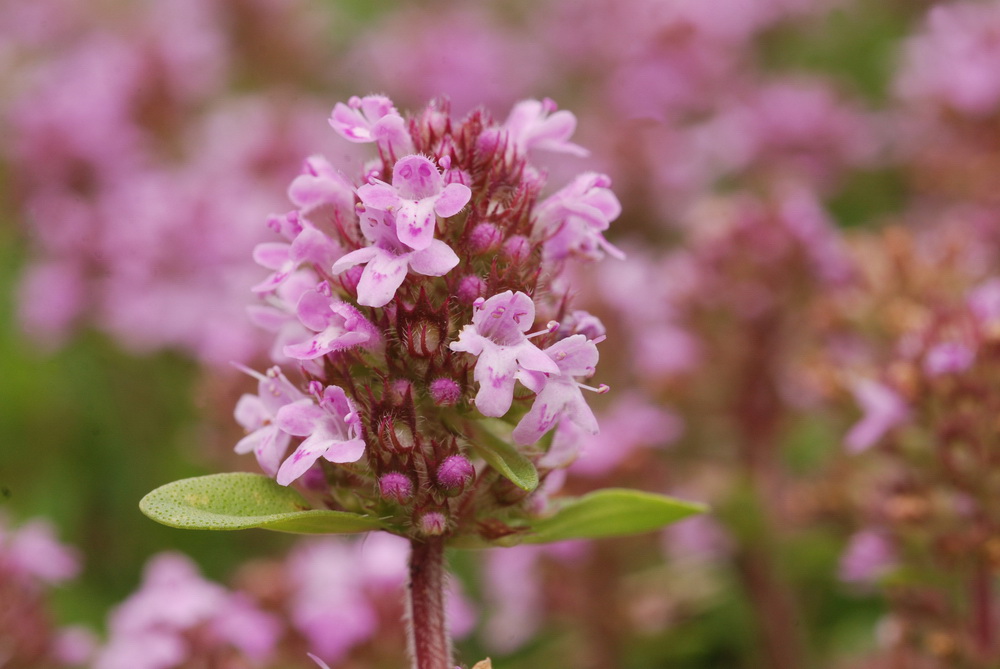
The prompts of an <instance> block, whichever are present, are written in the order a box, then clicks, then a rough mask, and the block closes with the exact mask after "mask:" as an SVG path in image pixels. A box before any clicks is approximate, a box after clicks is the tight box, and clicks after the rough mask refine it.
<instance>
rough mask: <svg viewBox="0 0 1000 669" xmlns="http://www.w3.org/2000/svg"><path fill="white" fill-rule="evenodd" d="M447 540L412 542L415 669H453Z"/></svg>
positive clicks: (411, 629) (411, 626)
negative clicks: (447, 600) (446, 596)
mask: <svg viewBox="0 0 1000 669" xmlns="http://www.w3.org/2000/svg"><path fill="white" fill-rule="evenodd" d="M444 583H445V567H444V540H443V539H441V538H440V537H432V538H430V539H427V540H426V541H418V540H417V539H412V540H411V541H410V584H409V588H408V592H407V594H408V602H407V603H408V609H409V622H408V635H409V644H410V654H411V656H412V658H413V665H412V666H413V669H453V668H454V666H455V665H454V663H453V662H452V658H451V641H450V640H449V639H448V624H447V621H446V619H445V610H444Z"/></svg>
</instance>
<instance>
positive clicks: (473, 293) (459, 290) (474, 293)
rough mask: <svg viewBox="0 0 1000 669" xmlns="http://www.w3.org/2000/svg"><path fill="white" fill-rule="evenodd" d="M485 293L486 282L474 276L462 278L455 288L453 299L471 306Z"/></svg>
mask: <svg viewBox="0 0 1000 669" xmlns="http://www.w3.org/2000/svg"><path fill="white" fill-rule="evenodd" d="M485 292H486V282H485V281H483V280H482V279H480V278H479V277H478V276H476V275H474V274H470V275H468V276H463V277H462V278H461V279H459V281H458V286H457V287H456V288H455V297H457V298H458V301H459V302H461V303H462V304H472V303H473V302H475V301H476V299H477V298H479V297H482V295H483V293H485Z"/></svg>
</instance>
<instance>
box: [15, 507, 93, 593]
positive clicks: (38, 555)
mask: <svg viewBox="0 0 1000 669" xmlns="http://www.w3.org/2000/svg"><path fill="white" fill-rule="evenodd" d="M0 529H2V528H0ZM5 534H6V536H4V535H5ZM0 563H3V564H4V565H6V566H7V567H9V568H12V569H13V571H14V573H16V574H19V575H21V576H23V577H26V578H29V579H34V580H37V581H40V582H43V583H61V582H63V581H67V580H70V579H72V578H74V577H75V576H76V575H77V574H78V573H79V572H80V556H79V554H78V552H77V551H76V550H75V549H73V548H71V547H69V546H66V545H64V544H61V543H59V540H58V539H56V535H55V530H54V529H53V527H52V525H50V524H49V523H48V522H47V521H44V520H32V521H29V522H27V523H25V524H24V525H21V526H20V527H19V528H17V529H16V530H12V531H7V532H0Z"/></svg>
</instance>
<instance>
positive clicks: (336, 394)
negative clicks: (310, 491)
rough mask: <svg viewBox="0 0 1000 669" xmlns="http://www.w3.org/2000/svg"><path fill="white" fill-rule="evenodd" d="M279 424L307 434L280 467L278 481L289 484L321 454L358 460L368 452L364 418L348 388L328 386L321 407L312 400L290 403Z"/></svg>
mask: <svg viewBox="0 0 1000 669" xmlns="http://www.w3.org/2000/svg"><path fill="white" fill-rule="evenodd" d="M275 423H276V424H277V425H278V427H279V428H280V429H281V430H282V431H283V432H286V433H288V434H291V435H294V436H296V437H306V439H305V440H304V441H303V442H302V443H301V444H299V447H298V448H297V449H295V452H294V453H292V454H291V456H289V457H288V458H287V459H286V460H285V461H284V462H283V463H282V464H281V467H280V468H279V469H278V475H277V477H276V480H277V482H278V483H279V484H281V485H288V484H289V483H291V482H292V481H294V480H295V479H297V478H299V477H300V476H302V475H303V474H305V473H306V470H308V469H309V468H310V467H312V466H313V464H314V463H315V462H316V460H318V459H319V458H320V457H322V458H325V459H326V460H329V461H330V462H357V461H358V460H359V459H360V458H361V456H362V455H364V452H365V442H364V439H362V438H361V418H360V417H359V416H358V412H357V411H356V410H355V408H354V406H353V405H352V404H351V401H350V400H349V399H347V395H346V394H345V393H344V389H343V388H341V387H339V386H327V388H326V390H324V391H323V396H322V397H321V398H320V400H319V405H318V406H317V405H316V404H315V403H314V402H313V401H312V400H311V399H302V400H299V401H297V402H293V403H291V404H286V405H285V406H283V407H281V408H280V409H279V410H278V413H277V415H276V416H275Z"/></svg>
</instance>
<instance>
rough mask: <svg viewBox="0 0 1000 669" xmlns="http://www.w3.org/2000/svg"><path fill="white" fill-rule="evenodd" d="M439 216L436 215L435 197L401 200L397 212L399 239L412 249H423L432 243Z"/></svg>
mask: <svg viewBox="0 0 1000 669" xmlns="http://www.w3.org/2000/svg"><path fill="white" fill-rule="evenodd" d="M436 225H437V217H436V216H435V215H434V199H433V198H424V199H423V200H419V201H417V202H414V201H412V200H401V201H400V205H399V211H397V212H396V234H397V235H398V236H399V241H401V242H403V243H404V244H406V245H407V246H409V247H410V248H411V249H414V250H416V251H422V250H423V249H426V248H427V247H428V246H430V245H431V241H432V240H433V239H434V228H435V227H436Z"/></svg>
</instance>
